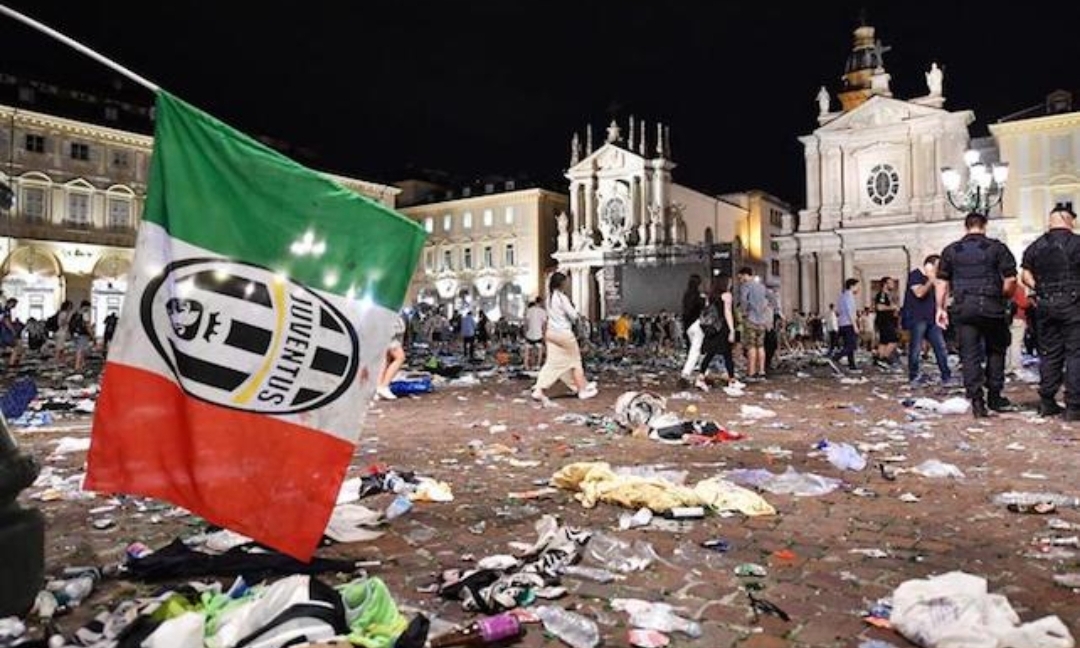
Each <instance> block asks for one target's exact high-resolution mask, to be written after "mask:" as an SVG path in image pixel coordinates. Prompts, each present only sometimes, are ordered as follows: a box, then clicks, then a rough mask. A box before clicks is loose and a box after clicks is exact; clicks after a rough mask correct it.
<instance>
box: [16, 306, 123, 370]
mask: <svg viewBox="0 0 1080 648" xmlns="http://www.w3.org/2000/svg"><path fill="white" fill-rule="evenodd" d="M0 301H2V303H3V307H2V310H0V355H2V356H3V359H4V361H5V364H6V367H7V368H8V369H17V368H18V367H19V366H20V364H21V363H22V361H23V360H25V359H26V358H27V357H32V358H37V359H51V360H53V361H55V362H56V363H57V364H61V365H64V364H66V363H67V362H68V359H69V358H70V359H71V363H72V364H71V367H72V369H73V370H74V371H75V372H81V371H83V370H84V368H85V367H86V360H87V355H88V353H89V352H90V350H91V349H92V348H94V347H95V346H96V345H98V344H99V340H98V339H97V337H96V335H95V334H94V330H95V327H94V322H93V314H92V309H91V306H90V302H89V301H86V300H83V301H82V302H80V303H79V306H78V308H76V307H75V304H74V303H73V302H71V301H64V302H63V303H62V304H61V305H60V308H59V310H57V311H56V312H55V313H53V314H52V315H50V316H49V317H47V318H44V319H39V318H36V317H30V318H28V319H27V320H26V321H25V322H23V321H22V320H20V319H19V318H18V317H17V316H16V310H17V307H18V305H19V300H18V299H16V298H8V299H4V298H3V296H2V295H0ZM118 319H119V318H118V317H117V314H116V313H110V314H109V315H107V316H106V317H105V319H104V322H103V324H104V328H103V335H102V338H101V340H100V345H101V347H102V348H103V350H106V351H107V350H108V347H109V344H110V343H111V342H112V339H113V336H114V335H115V334H116V325H117V322H118Z"/></svg>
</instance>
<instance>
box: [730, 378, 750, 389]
mask: <svg viewBox="0 0 1080 648" xmlns="http://www.w3.org/2000/svg"><path fill="white" fill-rule="evenodd" d="M728 387H734V388H735V389H746V383H744V382H742V381H741V380H739V379H738V378H732V379H731V380H730V381H729V382H728Z"/></svg>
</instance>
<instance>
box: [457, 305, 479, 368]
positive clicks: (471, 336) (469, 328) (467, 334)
mask: <svg viewBox="0 0 1080 648" xmlns="http://www.w3.org/2000/svg"><path fill="white" fill-rule="evenodd" d="M461 351H462V353H463V354H464V355H465V362H471V361H472V360H473V359H474V358H475V357H476V320H475V319H474V318H473V315H472V311H465V314H464V315H462V316H461Z"/></svg>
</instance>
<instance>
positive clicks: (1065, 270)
mask: <svg viewBox="0 0 1080 648" xmlns="http://www.w3.org/2000/svg"><path fill="white" fill-rule="evenodd" d="M1075 225H1076V212H1074V211H1073V210H1072V205H1071V204H1065V203H1059V204H1057V205H1056V206H1055V207H1054V210H1053V211H1052V212H1050V222H1049V229H1048V230H1047V231H1046V233H1045V234H1043V235H1042V236H1040V237H1039V238H1037V239H1035V241H1034V242H1033V243H1032V244H1031V245H1029V246H1028V248H1027V249H1026V250H1024V256H1023V259H1022V263H1021V268H1023V275H1022V279H1023V282H1024V284H1025V285H1027V286H1028V287H1030V288H1033V289H1034V290H1035V294H1036V297H1037V299H1038V302H1039V413H1040V414H1042V415H1043V416H1052V415H1054V414H1060V413H1061V411H1062V410H1061V406H1060V405H1058V403H1057V392H1058V389H1060V388H1061V385H1062V382H1064V384H1065V414H1064V417H1063V418H1065V420H1067V421H1080V236H1078V235H1077V234H1076V233H1074V232H1073V227H1074V226H1075ZM1063 371H1064V373H1063Z"/></svg>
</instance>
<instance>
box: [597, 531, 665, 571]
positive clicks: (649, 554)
mask: <svg viewBox="0 0 1080 648" xmlns="http://www.w3.org/2000/svg"><path fill="white" fill-rule="evenodd" d="M586 549H587V551H588V555H589V557H590V558H592V559H593V560H594V561H596V562H598V563H600V564H601V565H603V566H604V567H606V568H607V569H611V570H614V571H619V572H632V571H641V570H643V569H645V568H647V567H648V566H649V565H651V564H652V562H653V560H654V559H655V557H656V550H655V549H653V546H652V544H650V543H648V542H642V541H640V540H635V541H634V543H633V544H630V543H629V542H626V541H625V540H620V539H619V538H616V537H614V536H610V535H608V534H606V533H596V534H594V535H593V537H592V539H590V540H589V544H588V546H587V547H586Z"/></svg>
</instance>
